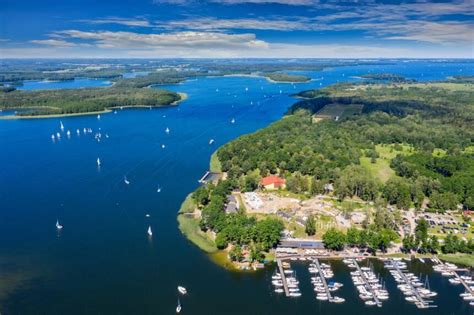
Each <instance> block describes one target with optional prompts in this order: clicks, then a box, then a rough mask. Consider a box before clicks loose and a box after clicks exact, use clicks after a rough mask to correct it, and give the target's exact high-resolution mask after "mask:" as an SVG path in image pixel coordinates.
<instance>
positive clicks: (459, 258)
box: [439, 254, 474, 267]
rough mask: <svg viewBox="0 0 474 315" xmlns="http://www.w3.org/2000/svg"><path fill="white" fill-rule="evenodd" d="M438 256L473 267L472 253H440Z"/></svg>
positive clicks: (473, 256)
mask: <svg viewBox="0 0 474 315" xmlns="http://www.w3.org/2000/svg"><path fill="white" fill-rule="evenodd" d="M439 258H440V259H442V260H445V261H448V262H451V263H454V264H460V265H464V266H469V267H474V255H470V254H442V255H439Z"/></svg>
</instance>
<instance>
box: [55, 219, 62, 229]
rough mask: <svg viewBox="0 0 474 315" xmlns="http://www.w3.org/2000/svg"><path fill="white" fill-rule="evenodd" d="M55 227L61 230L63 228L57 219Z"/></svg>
mask: <svg viewBox="0 0 474 315" xmlns="http://www.w3.org/2000/svg"><path fill="white" fill-rule="evenodd" d="M56 228H57V229H58V230H61V229H62V228H63V226H62V225H61V224H59V220H56Z"/></svg>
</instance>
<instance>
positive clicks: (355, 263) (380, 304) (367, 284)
mask: <svg viewBox="0 0 474 315" xmlns="http://www.w3.org/2000/svg"><path fill="white" fill-rule="evenodd" d="M352 263H353V264H354V265H355V266H356V269H357V271H358V272H359V273H360V276H361V278H362V280H364V283H365V287H366V288H368V289H369V291H370V293H372V297H373V299H374V302H375V304H377V306H378V307H382V302H380V300H379V298H378V297H377V294H376V293H375V291H374V289H373V288H372V286H371V285H370V283H369V280H368V279H367V278H366V276H365V274H364V272H363V271H362V269H361V268H360V266H359V263H358V262H357V260H356V259H352Z"/></svg>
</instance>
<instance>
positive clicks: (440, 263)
mask: <svg viewBox="0 0 474 315" xmlns="http://www.w3.org/2000/svg"><path fill="white" fill-rule="evenodd" d="M432 261H433V262H435V263H436V264H438V265H444V263H443V262H442V261H441V260H440V259H439V258H438V257H434V258H433V259H432ZM463 271H469V270H468V269H465V268H457V269H454V270H452V272H453V273H454V277H455V278H456V279H457V280H459V281H460V282H461V284H462V285H463V286H464V288H465V289H466V292H468V293H469V294H474V290H472V289H471V286H470V285H469V284H467V283H466V280H464V279H463V278H462V277H461V276H460V275H459V273H458V272H463Z"/></svg>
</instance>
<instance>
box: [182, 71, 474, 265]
mask: <svg viewBox="0 0 474 315" xmlns="http://www.w3.org/2000/svg"><path fill="white" fill-rule="evenodd" d="M466 82H467V81H466V80H462V83H460V82H459V83H454V82H428V83H412V82H410V83H403V84H398V83H397V84H349V83H341V84H337V85H333V86H330V87H327V88H324V89H315V90H309V91H303V92H300V93H298V94H297V95H295V96H297V97H299V98H302V100H300V101H298V102H296V103H295V104H294V105H293V106H292V107H291V108H290V109H289V110H288V112H287V114H286V115H285V117H284V118H283V119H281V120H279V121H277V122H275V123H273V124H272V125H270V126H268V127H266V128H263V129H261V130H259V131H257V132H255V133H252V134H249V135H244V136H241V137H239V138H237V139H236V140H233V141H231V142H229V143H227V144H225V145H224V146H222V147H221V148H219V149H218V151H217V152H216V153H215V154H214V155H213V157H212V161H211V165H212V166H213V170H214V171H220V172H222V174H224V176H223V178H225V180H220V181H219V182H218V183H210V184H207V185H203V186H201V187H199V188H198V189H197V190H196V191H195V192H194V193H193V194H191V195H190V196H189V197H188V198H187V200H186V202H185V203H184V204H183V207H182V209H181V211H180V214H179V216H178V219H179V220H178V221H179V223H180V228H181V230H182V232H183V233H184V234H185V235H186V236H187V237H188V238H189V239H190V240H191V241H193V242H194V243H195V244H197V245H198V246H200V247H201V248H203V249H204V250H206V251H210V252H214V251H216V250H218V249H225V250H226V251H227V254H226V255H227V257H228V258H229V259H230V260H232V261H235V262H236V263H239V264H240V263H241V262H242V261H244V260H245V261H249V262H254V261H255V262H263V261H266V260H268V259H271V258H270V257H272V254H271V253H272V247H273V246H275V245H276V244H277V242H278V240H277V239H278V238H277V235H278V233H280V232H282V231H283V229H286V230H292V229H293V228H294V226H295V225H294V222H295V221H294V219H288V218H287V219H285V218H286V215H283V216H282V217H281V218H280V217H279V216H281V213H284V212H285V209H282V211H277V212H276V214H277V215H275V213H274V212H272V213H268V214H263V213H257V212H258V211H257V212H255V210H253V211H250V212H249V209H246V208H245V206H244V204H247V203H246V202H244V203H242V200H240V201H241V202H240V208H239V209H238V211H237V212H235V213H229V207H228V205H229V203H230V202H232V201H229V200H231V199H229V196H232V195H234V196H239V197H240V196H243V195H244V194H245V193H248V192H257V193H259V194H260V195H262V196H271V197H269V198H271V199H272V198H280V197H278V196H293V197H296V198H298V199H300V200H307V199H313V198H315V199H318V198H326V197H324V196H327V198H328V199H327V200H329V201H328V202H330V203H332V204H333V207H334V211H336V210H337V211H341V210H340V209H342V211H343V213H345V214H344V217H347V216H349V217H350V215H351V211H354V209H355V207H354V203H353V202H355V204H359V205H362V209H361V210H360V211H362V214H363V216H364V217H365V219H364V221H363V226H364V227H365V228H364V229H363V230H359V227H355V226H354V227H353V226H351V228H350V229H349V230H346V229H347V227H346V228H345V229H342V230H335V229H334V228H329V229H327V230H326V229H325V230H323V231H317V233H318V235H320V236H319V237H321V236H322V238H323V242H324V243H325V246H326V247H327V248H329V249H334V250H340V249H342V248H344V245H345V244H349V245H351V246H359V247H360V248H362V249H364V248H365V249H367V250H370V251H371V252H373V253H374V254H375V253H376V252H377V251H382V252H386V250H387V247H388V246H389V244H391V243H393V242H395V243H396V244H398V245H397V246H398V248H399V250H401V251H402V252H403V251H410V250H418V251H419V252H421V253H436V252H437V251H439V252H443V253H445V254H447V255H445V256H443V257H447V258H446V259H448V257H449V255H454V254H453V253H456V252H457V253H464V254H459V255H469V253H472V251H474V246H473V245H474V244H473V243H472V242H471V241H469V242H467V241H464V240H460V239H459V238H457V236H452V234H447V235H446V234H444V235H443V234H440V233H443V232H440V230H439V229H437V228H436V227H432V226H429V229H426V224H427V223H426V221H424V219H423V218H422V216H423V213H438V214H442V213H445V212H447V211H448V212H449V213H450V215H452V216H453V218H454V217H456V218H459V220H461V222H462V220H463V218H464V219H465V217H464V215H463V210H466V209H472V208H474V127H473V126H474V85H473V84H471V83H466ZM268 176H278V178H281V179H284V180H286V186H284V187H280V188H278V190H277V191H276V192H275V193H273V195H272V194H270V195H268V192H266V190H265V189H264V187H263V186H262V185H264V184H262V178H264V177H265V178H268ZM241 193H242V194H241ZM318 196H319V197H318ZM271 199H269V200H271ZM318 200H319V199H318ZM321 200H322V199H321ZM348 202H349V203H348ZM356 207H357V206H356ZM387 209H391V210H387ZM331 211H332V210H331ZM337 211H336V212H337ZM406 211H410V212H411V213H413V211H414V213H421V215H420V219H417V220H420V221H417V222H419V225H420V226H422V227H425V228H424V229H423V231H424V232H423V237H421V236H419V235H418V236H417V238H416V241H415V239H413V238H410V237H412V236H410V234H407V233H408V232H407V231H405V232H400V231H401V230H403V228H402V227H403V225H402V223H401V217H402V216H403V213H404V212H406ZM279 212H280V214H279ZM293 215H294V214H293ZM296 217H298V216H297V214H296ZM282 219H283V220H282ZM315 219H316V218H315V217H312V216H310V217H309V218H307V220H306V223H304V224H305V228H304V230H303V231H300V230H301V229H300V228H296V230H294V231H295V233H297V235H302V236H304V235H306V237H308V236H309V237H311V235H314V234H315V233H316V232H315V228H314V227H315V224H316V223H315V222H316V220H315ZM327 219H328V218H327V217H325V216H319V217H318V219H317V220H318V221H320V220H322V222H328V221H327ZM456 220H458V219H456ZM422 221H423V222H422ZM260 222H261V223H260ZM257 225H261V227H260V226H259V227H257ZM412 228H413V229H414V227H412ZM416 229H417V231H418V227H417V228H416ZM420 229H421V227H420ZM466 231H467V235H471V233H472V229H469V230H466ZM346 232H347V233H348V234H347V236H346V234H345V233H346ZM335 233H336V234H337V235H340V236H341V237H340V238H339V239H340V240H341V242H339V243H338V244H337V246H333V245H331V244H332V243H331V241H330V240H332V238H331V237H330V236H331V235H332V234H335ZM400 233H401V235H400ZM417 233H418V232H417ZM349 234H350V235H349ZM356 234H357V240H356V241H354V237H353V235H356ZM359 234H360V235H359ZM349 236H350V237H351V238H349ZM402 236H403V241H402V239H401V237H402ZM438 237H441V241H443V239H444V238H445V237H447V242H448V241H449V242H448V243H446V244H445V245H443V246H442V247H440V245H439V244H438V241H437V240H438ZM349 240H350V241H349ZM346 242H349V243H346ZM351 242H352V243H351ZM453 244H454V245H453ZM470 263H471V262H469V264H470Z"/></svg>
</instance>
